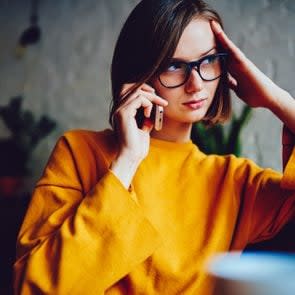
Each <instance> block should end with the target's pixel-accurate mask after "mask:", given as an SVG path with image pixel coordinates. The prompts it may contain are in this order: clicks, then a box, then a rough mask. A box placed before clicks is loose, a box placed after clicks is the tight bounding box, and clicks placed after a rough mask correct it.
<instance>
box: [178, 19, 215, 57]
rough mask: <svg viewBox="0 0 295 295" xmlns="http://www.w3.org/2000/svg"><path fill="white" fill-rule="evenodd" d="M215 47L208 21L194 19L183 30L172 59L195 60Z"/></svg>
mask: <svg viewBox="0 0 295 295" xmlns="http://www.w3.org/2000/svg"><path fill="white" fill-rule="evenodd" d="M215 46H216V43H215V37H214V34H213V32H212V30H211V26H210V23H209V21H208V20H205V19H194V20H192V21H191V22H190V23H189V24H188V26H187V27H186V28H185V29H184V31H183V33H182V36H181V38H180V40H179V42H178V45H177V47H176V50H175V52H174V55H173V57H174V58H177V59H182V60H187V61H190V60H196V59H198V58H200V57H201V56H203V55H204V54H205V53H206V52H208V51H210V49H212V48H214V47H215Z"/></svg>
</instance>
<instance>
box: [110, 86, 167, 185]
mask: <svg viewBox="0 0 295 295" xmlns="http://www.w3.org/2000/svg"><path fill="white" fill-rule="evenodd" d="M132 86H134V84H125V85H124V86H123V89H122V91H121V96H122V99H123V98H124V102H123V103H122V105H121V106H120V107H119V108H118V109H117V111H116V112H115V114H114V119H115V124H116V129H117V135H118V139H119V145H120V146H119V153H118V155H117V157H116V159H114V160H113V162H112V163H111V165H110V170H111V171H112V172H113V173H114V174H115V175H116V176H117V178H118V179H120V181H121V183H122V184H123V185H124V187H125V188H126V189H127V188H129V187H130V183H131V181H132V178H133V176H134V174H135V172H136V170H137V167H138V165H139V164H140V162H141V161H142V160H143V159H144V158H145V157H146V156H147V154H148V151H149V146H150V132H151V130H152V129H153V123H152V122H151V120H150V119H149V118H150V115H151V111H152V107H153V103H156V104H158V105H161V106H164V107H165V106H167V104H168V102H167V101H166V100H164V99H163V98H161V97H159V96H157V95H156V94H155V90H154V89H153V88H152V87H151V86H149V85H147V84H142V85H141V86H140V87H139V88H137V89H136V90H135V91H133V92H132V93H131V94H126V93H128V90H129V89H130V88H131V87H132ZM126 95H127V96H126ZM141 107H142V108H143V109H144V116H145V119H144V122H143V126H142V128H141V129H140V128H139V127H138V126H137V123H136V120H135V116H136V113H137V111H138V110H139V109H140V108H141Z"/></svg>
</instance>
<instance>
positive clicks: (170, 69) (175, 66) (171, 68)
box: [167, 63, 182, 72]
mask: <svg viewBox="0 0 295 295" xmlns="http://www.w3.org/2000/svg"><path fill="white" fill-rule="evenodd" d="M181 68H182V67H181V65H180V64H177V63H172V64H171V65H170V66H169V67H168V68H167V72H174V71H177V70H180V69H181Z"/></svg>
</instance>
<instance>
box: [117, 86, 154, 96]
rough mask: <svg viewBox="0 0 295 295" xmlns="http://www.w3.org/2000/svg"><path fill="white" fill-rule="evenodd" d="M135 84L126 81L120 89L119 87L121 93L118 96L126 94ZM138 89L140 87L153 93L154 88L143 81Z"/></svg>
mask: <svg viewBox="0 0 295 295" xmlns="http://www.w3.org/2000/svg"><path fill="white" fill-rule="evenodd" d="M135 85H136V83H126V84H124V85H123V87H122V89H121V93H120V96H121V97H122V98H123V97H124V96H125V95H126V94H128V92H129V91H130V90H131V89H132V87H134V86H135ZM138 89H142V90H144V91H147V92H151V93H155V89H154V88H153V87H152V86H150V85H148V84H146V83H143V84H141V85H140V86H139V87H138Z"/></svg>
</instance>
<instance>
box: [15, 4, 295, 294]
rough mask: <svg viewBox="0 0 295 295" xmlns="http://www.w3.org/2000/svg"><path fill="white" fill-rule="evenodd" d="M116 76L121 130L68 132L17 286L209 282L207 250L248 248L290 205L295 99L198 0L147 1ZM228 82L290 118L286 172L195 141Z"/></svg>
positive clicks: (28, 226)
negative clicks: (195, 126) (213, 151)
mask: <svg viewBox="0 0 295 295" xmlns="http://www.w3.org/2000/svg"><path fill="white" fill-rule="evenodd" d="M226 60H227V62H226ZM227 71H228V72H229V73H230V76H228V73H227ZM112 86H113V106H112V110H111V114H110V121H111V124H112V125H113V130H114V131H113V130H104V131H101V132H94V131H81V130H79V131H71V132H67V133H66V134H65V135H64V136H63V137H62V138H61V139H60V140H59V141H58V143H57V145H56V147H55V149H54V151H53V153H52V155H51V157H50V160H49V163H48V165H47V167H46V169H45V172H44V175H43V176H42V178H41V180H40V181H39V182H38V184H37V186H36V189H35V192H34V195H33V197H32V201H31V204H30V207H29V209H28V212H27V215H26V218H25V221H24V223H23V225H22V228H21V231H20V233H19V238H18V246H17V248H18V251H17V252H18V254H17V261H16V263H15V266H14V268H15V292H16V294H202V295H203V294H211V293H212V289H213V285H214V284H213V281H212V280H211V279H210V278H209V277H208V275H207V274H206V272H205V271H204V263H205V262H206V260H207V259H208V258H209V257H210V256H211V255H212V254H214V253H217V252H220V251H231V250H238V251H242V250H243V249H244V248H245V246H246V245H247V244H248V243H253V242H257V241H261V240H265V239H269V238H271V237H273V236H274V235H275V234H276V233H277V232H278V231H279V230H280V229H281V228H282V227H283V225H284V224H285V223H287V222H288V221H289V220H290V219H291V218H294V215H295V205H294V203H295V177H294V165H295V158H294V157H295V152H294V150H293V145H294V136H293V135H292V133H291V132H293V133H295V115H294V114H295V102H294V100H293V98H292V97H291V96H290V94H288V93H287V92H286V91H284V90H282V89H281V88H280V87H278V86H277V85H275V84H274V83H273V82H272V81H271V80H269V79H268V78H267V77H266V76H265V75H264V74H263V73H262V72H260V71H259V70H258V69H257V68H256V66H255V65H254V64H253V63H251V62H250V61H249V60H248V59H247V58H246V57H245V55H244V54H243V53H242V52H241V51H240V50H239V49H238V48H237V47H236V46H235V45H234V44H233V43H232V42H231V41H230V40H229V39H228V37H227V36H226V35H225V33H224V32H223V30H222V24H221V19H220V17H219V16H218V14H217V13H216V12H215V11H214V10H212V9H211V8H209V7H208V6H207V5H206V4H205V3H204V2H203V1H201V0H143V1H141V2H140V3H139V4H138V5H137V6H136V8H135V9H134V10H133V11H132V13H131V15H130V16H129V17H128V19H127V21H126V23H125V25H124V27H123V29H122V31H121V34H120V36H119V39H118V42H117V45H116V48H115V53H114V58H113V64H112ZM229 87H231V88H232V89H233V90H234V91H235V92H236V93H237V95H238V96H239V97H240V98H241V99H242V100H243V101H245V102H246V103H247V104H249V105H250V106H252V107H265V108H268V109H269V110H271V111H272V112H273V113H274V114H275V115H276V116H277V117H278V118H280V119H281V120H282V122H283V123H284V124H285V125H286V129H285V137H284V141H285V144H286V145H285V150H284V152H285V163H286V168H285V171H284V174H283V175H281V174H280V173H278V172H275V171H272V170H270V169H266V170H264V169H261V168H259V167H257V166H256V165H255V164H254V163H253V162H251V161H249V160H246V159H241V158H239V159H238V158H236V157H234V156H225V157H222V156H215V155H211V156H207V155H205V154H203V153H202V152H201V151H200V150H199V149H198V148H197V147H196V146H195V145H194V144H193V143H192V142H191V141H190V131H191V128H192V123H194V122H198V121H204V122H205V123H206V124H208V125H210V124H211V125H212V124H215V123H217V122H222V121H225V120H226V119H227V118H228V117H229V114H230V100H229ZM155 104H157V105H160V106H162V107H163V108H164V124H163V128H162V129H161V130H155V129H154V128H153V124H154V122H153V120H152V119H151V117H150V114H151V110H152V106H153V105H155ZM142 110H143V114H142V113H141V111H142ZM139 114H141V116H143V117H142V118H141V119H142V121H143V122H142V125H140V124H139V121H137V118H138V116H139ZM287 162H288V163H287Z"/></svg>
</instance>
